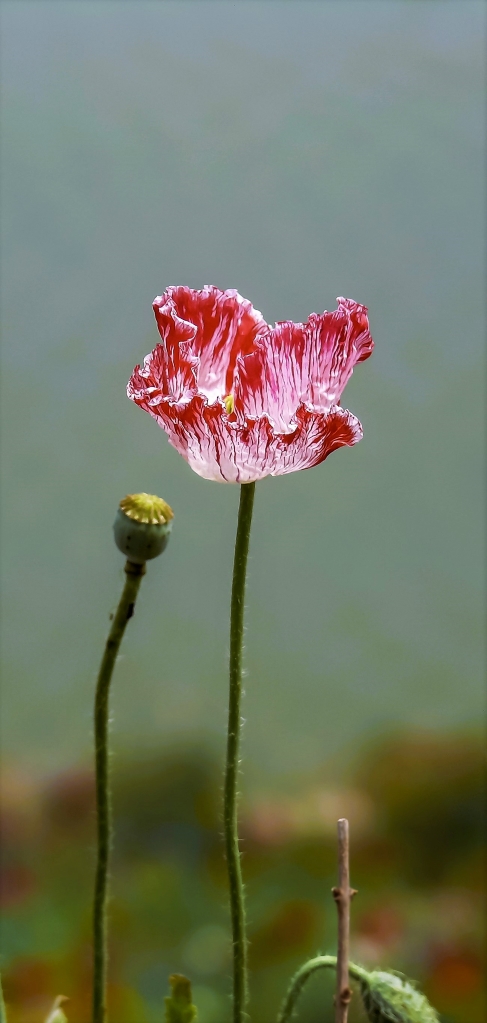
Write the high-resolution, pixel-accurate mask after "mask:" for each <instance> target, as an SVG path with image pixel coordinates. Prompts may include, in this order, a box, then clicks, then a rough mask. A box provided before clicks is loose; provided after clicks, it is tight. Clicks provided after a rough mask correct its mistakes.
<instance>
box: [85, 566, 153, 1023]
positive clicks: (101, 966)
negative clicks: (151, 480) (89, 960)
mask: <svg viewBox="0 0 487 1023" xmlns="http://www.w3.org/2000/svg"><path fill="white" fill-rule="evenodd" d="M125 573H126V577H127V578H126V581H125V586H124V588H123V593H122V596H121V597H120V603H119V605H118V607H117V610H116V613H115V616H114V619H113V624H112V627H111V629H110V633H109V635H108V639H107V641H106V644H105V651H104V654H103V658H102V662H101V665H100V671H99V674H98V680H97V684H96V696H95V774H96V815H97V840H98V857H97V864H96V875H95V895H94V901H93V1023H106V1019H107V1006H106V978H107V895H108V861H109V856H110V845H111V837H112V823H111V805H110V790H109V779H108V694H109V690H110V682H111V679H112V674H113V669H114V667H115V661H116V658H117V654H118V651H119V649H120V644H121V642H122V639H123V634H124V632H125V627H126V625H127V622H128V620H129V618H131V617H132V615H133V613H134V604H135V601H136V599H137V593H138V591H139V586H140V583H141V580H142V576H143V575H145V564H141V565H136V564H134V563H133V562H132V561H127V563H126V565H125Z"/></svg>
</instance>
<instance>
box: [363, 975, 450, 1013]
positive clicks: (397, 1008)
mask: <svg viewBox="0 0 487 1023" xmlns="http://www.w3.org/2000/svg"><path fill="white" fill-rule="evenodd" d="M361 973H362V971H361ZM360 987H361V993H362V999H363V1003H364V1006H365V1009H366V1012H367V1016H368V1019H369V1020H370V1023H439V1019H438V1014H437V1012H436V1010H435V1009H433V1006H432V1005H430V1003H429V1002H428V999H427V998H426V997H425V996H424V995H423V994H421V991H418V990H417V988H415V987H414V984H412V983H411V981H409V980H407V979H406V977H403V976H401V974H399V973H384V972H382V971H381V970H375V971H374V972H373V973H365V970H364V971H363V973H362V976H361V978H360Z"/></svg>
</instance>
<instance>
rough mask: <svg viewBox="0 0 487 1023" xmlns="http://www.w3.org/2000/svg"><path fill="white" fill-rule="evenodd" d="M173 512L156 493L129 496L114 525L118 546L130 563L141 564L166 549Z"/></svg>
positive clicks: (125, 498)
mask: <svg viewBox="0 0 487 1023" xmlns="http://www.w3.org/2000/svg"><path fill="white" fill-rule="evenodd" d="M173 518H174V512H173V510H172V508H170V506H169V505H168V504H167V502H166V501H163V499H162V497H157V496H156V494H127V496H126V497H124V498H123V499H122V500H121V501H120V505H119V509H118V511H117V515H116V518H115V522H114V524H113V531H114V535H115V543H116V545H117V547H118V549H119V550H120V551H122V554H125V555H126V557H127V558H128V560H129V561H133V562H134V563H135V564H138V565H141V564H144V562H146V561H150V560H151V559H152V558H157V557H158V555H159V554H162V551H163V550H164V548H165V547H166V546H167V543H168V540H169V534H170V532H171V528H172V520H173Z"/></svg>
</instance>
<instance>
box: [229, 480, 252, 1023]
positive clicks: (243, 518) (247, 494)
mask: <svg viewBox="0 0 487 1023" xmlns="http://www.w3.org/2000/svg"><path fill="white" fill-rule="evenodd" d="M254 492H255V483H243V484H242V486H241V488H240V505H239V510H238V524H237V535H236V539H235V557H234V563H233V583H232V603H231V616H230V696H229V706H228V739H227V760H226V769H225V793H224V806H223V821H224V829H225V850H226V857H227V868H228V880H229V886H230V915H231V921H232V938H233V1023H243V1020H244V1013H245V1004H246V1001H247V939H246V934H245V905H244V890H243V883H242V869H241V863H240V849H239V843H238V807H237V799H238V796H237V782H238V757H239V745H240V724H241V721H240V703H241V698H242V644H243V633H244V625H243V621H244V601H245V579H246V573H247V556H248V552H249V540H250V527H251V524H252V508H253V504H254Z"/></svg>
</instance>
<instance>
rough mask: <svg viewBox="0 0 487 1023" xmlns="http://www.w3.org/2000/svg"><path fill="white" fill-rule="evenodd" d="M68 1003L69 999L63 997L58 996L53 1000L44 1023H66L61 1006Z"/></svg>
mask: <svg viewBox="0 0 487 1023" xmlns="http://www.w3.org/2000/svg"><path fill="white" fill-rule="evenodd" d="M65 1002H69V998H66V996H65V995H58V996H57V998H56V999H55V1000H54V1005H53V1007H52V1009H51V1011H50V1013H49V1016H48V1017H47V1019H46V1021H45V1023H68V1020H67V1017H66V1016H65V1014H64V1012H63V1010H62V1008H61V1006H62V1005H64V1004H65Z"/></svg>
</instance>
